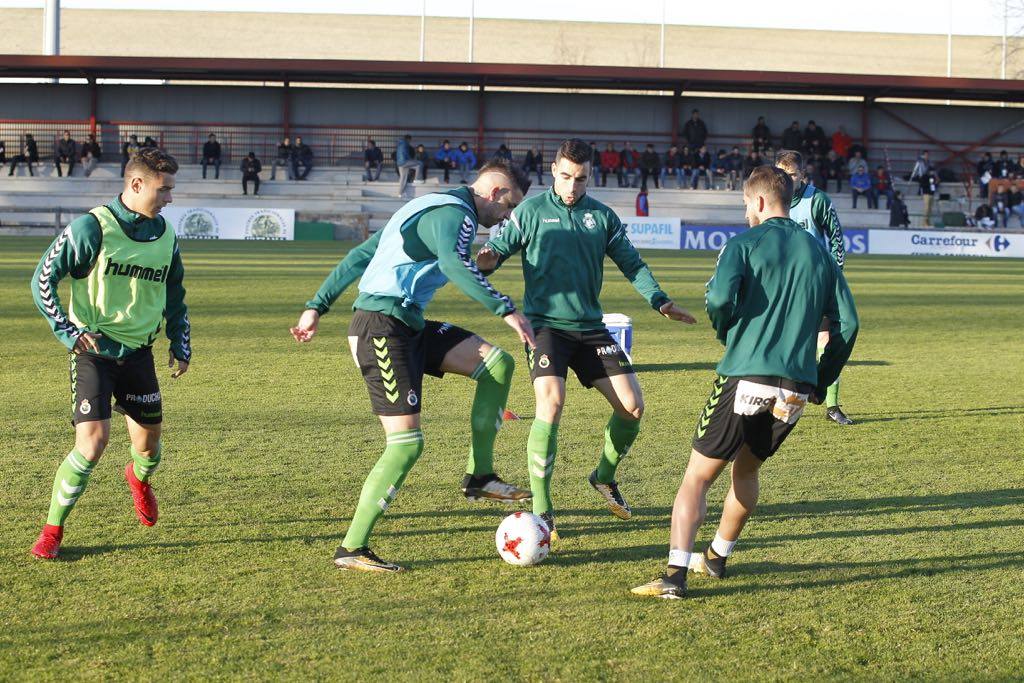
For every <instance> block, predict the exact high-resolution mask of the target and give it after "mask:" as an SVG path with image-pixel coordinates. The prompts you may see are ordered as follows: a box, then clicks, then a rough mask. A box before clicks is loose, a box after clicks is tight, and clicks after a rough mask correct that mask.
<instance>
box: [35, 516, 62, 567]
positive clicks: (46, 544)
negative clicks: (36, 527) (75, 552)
mask: <svg viewBox="0 0 1024 683" xmlns="http://www.w3.org/2000/svg"><path fill="white" fill-rule="evenodd" d="M63 538H64V527H62V526H54V525H53V524H47V525H46V526H44V527H43V530H42V532H41V533H40V534H39V539H38V540H36V544H35V545H34V546H32V554H33V555H35V556H36V557H38V558H39V559H40V560H55V559H57V553H59V552H60V542H61V539H63Z"/></svg>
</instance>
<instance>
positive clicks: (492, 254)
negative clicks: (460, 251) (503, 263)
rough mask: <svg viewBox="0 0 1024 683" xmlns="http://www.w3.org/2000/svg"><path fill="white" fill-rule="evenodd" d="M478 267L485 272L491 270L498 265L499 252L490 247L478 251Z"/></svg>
mask: <svg viewBox="0 0 1024 683" xmlns="http://www.w3.org/2000/svg"><path fill="white" fill-rule="evenodd" d="M476 267H477V268H479V269H480V270H482V271H484V272H490V271H492V270H494V269H495V268H497V267H498V252H496V251H494V250H493V249H491V248H490V247H483V248H482V249H480V251H478V252H477V253H476Z"/></svg>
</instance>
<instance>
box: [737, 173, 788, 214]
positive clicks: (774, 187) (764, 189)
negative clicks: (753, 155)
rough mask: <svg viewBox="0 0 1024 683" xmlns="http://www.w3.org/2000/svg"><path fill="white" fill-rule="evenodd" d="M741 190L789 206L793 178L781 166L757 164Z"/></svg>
mask: <svg viewBox="0 0 1024 683" xmlns="http://www.w3.org/2000/svg"><path fill="white" fill-rule="evenodd" d="M743 191H744V192H745V193H750V194H759V195H764V196H766V197H768V198H770V199H773V200H774V201H775V202H776V203H778V204H780V205H782V206H786V207H788V206H789V202H790V200H791V199H792V198H793V179H792V178H790V177H789V174H788V173H786V172H785V171H783V170H782V169H781V168H776V167H774V166H758V167H757V168H755V169H754V170H753V171H751V173H750V177H749V178H747V181H746V182H745V183H743Z"/></svg>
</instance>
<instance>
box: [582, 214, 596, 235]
mask: <svg viewBox="0 0 1024 683" xmlns="http://www.w3.org/2000/svg"><path fill="white" fill-rule="evenodd" d="M583 226H584V227H586V228H587V229H589V230H593V229H594V228H596V227H597V221H595V220H594V214H592V213H590V212H589V211H587V212H586V213H585V214H583Z"/></svg>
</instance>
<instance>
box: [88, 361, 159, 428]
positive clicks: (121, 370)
mask: <svg viewBox="0 0 1024 683" xmlns="http://www.w3.org/2000/svg"><path fill="white" fill-rule="evenodd" d="M70 364H71V367H70V378H71V411H72V412H71V422H72V424H76V425H77V424H80V423H82V422H94V421H96V420H109V419H110V416H111V407H110V399H111V398H114V399H115V400H116V403H115V404H114V410H116V411H117V412H119V413H121V414H123V415H127V416H128V417H130V418H131V419H133V420H135V421H136V422H138V423H139V424H144V425H155V424H160V423H161V422H162V421H163V402H162V401H161V398H160V384H159V383H158V382H157V379H156V368H155V367H154V366H153V349H151V348H150V347H148V346H147V347H144V348H141V349H139V350H138V351H136V352H135V353H133V354H131V355H130V356H127V357H125V358H122V359H121V360H114V359H113V358H107V357H106V356H97V355H94V354H91V353H80V354H71V355H70Z"/></svg>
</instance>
